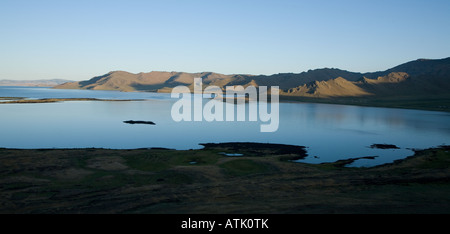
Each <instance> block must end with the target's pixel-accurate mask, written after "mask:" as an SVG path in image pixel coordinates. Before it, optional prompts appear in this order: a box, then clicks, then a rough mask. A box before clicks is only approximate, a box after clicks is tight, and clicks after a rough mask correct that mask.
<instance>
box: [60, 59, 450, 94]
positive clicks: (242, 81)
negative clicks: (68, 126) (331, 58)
mask: <svg viewBox="0 0 450 234" xmlns="http://www.w3.org/2000/svg"><path fill="white" fill-rule="evenodd" d="M194 78H202V79H203V83H204V85H205V86H207V85H215V86H219V87H222V88H224V87H225V86H230V85H242V86H244V87H246V86H248V85H254V86H279V87H280V90H281V93H280V94H281V95H282V96H289V97H306V98H336V97H396V96H401V97H406V96H410V97H418V96H424V95H425V96H426V95H447V94H449V93H450V92H449V90H450V58H445V59H436V60H432V59H418V60H415V61H411V62H408V63H405V64H402V65H399V66H396V67H394V68H391V69H388V70H386V71H379V72H371V73H357V72H350V71H345V70H340V69H336V68H323V69H316V70H309V71H307V72H302V73H280V74H274V75H270V76H266V75H224V74H218V73H214V72H201V73H186V72H158V71H153V72H149V73H138V74H133V73H129V72H125V71H113V72H109V73H107V74H105V75H102V76H97V77H94V78H92V79H90V80H87V81H80V82H69V83H64V84H61V85H58V86H56V87H55V88H58V89H92V90H120V91H151V92H170V91H171V89H172V88H173V87H176V86H178V85H186V86H190V87H193V81H194Z"/></svg>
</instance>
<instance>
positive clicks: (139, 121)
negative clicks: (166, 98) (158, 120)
mask: <svg viewBox="0 0 450 234" xmlns="http://www.w3.org/2000/svg"><path fill="white" fill-rule="evenodd" d="M123 122H124V123H126V124H148V125H155V123H154V122H152V121H141V120H138V121H136V120H126V121H123Z"/></svg>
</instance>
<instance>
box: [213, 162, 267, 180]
mask: <svg viewBox="0 0 450 234" xmlns="http://www.w3.org/2000/svg"><path fill="white" fill-rule="evenodd" d="M220 167H221V168H223V169H224V170H225V171H226V173H227V174H228V175H231V176H246V175H252V174H261V173H267V172H269V166H268V165H265V164H263V163H259V162H255V161H253V160H250V159H235V160H232V161H228V162H226V163H223V164H221V165H220Z"/></svg>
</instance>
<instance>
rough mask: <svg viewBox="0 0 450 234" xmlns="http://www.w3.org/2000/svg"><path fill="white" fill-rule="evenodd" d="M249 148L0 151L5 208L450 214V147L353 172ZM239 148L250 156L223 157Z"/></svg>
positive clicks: (275, 151)
mask: <svg viewBox="0 0 450 234" xmlns="http://www.w3.org/2000/svg"><path fill="white" fill-rule="evenodd" d="M227 144H228V145H227ZM230 144H231V145H230ZM240 144H241V145H240V146H239V145H233V143H224V144H213V145H209V147H205V148H204V149H197V150H171V149H161V148H154V149H126V150H111V149H95V148H86V149H34V150H33V149H28V150H26V149H23V150H22V149H5V148H0V187H1V188H2V189H1V190H0V202H1V204H2V206H1V207H0V213H153V214H165V213H169V214H171V213H186V214H188V213H189V214H216V213H222V214H232V213H240V214H255V213H260V214H280V213H287V214H294V213H308V214H311V213H448V212H450V153H449V150H450V146H441V147H438V148H431V149H425V150H417V151H415V154H414V155H412V156H410V157H407V158H405V159H401V160H396V161H395V162H393V163H388V164H383V165H379V166H374V167H367V168H349V167H345V166H343V165H345V162H342V161H337V162H333V163H322V164H308V163H297V162H295V163H294V162H289V161H286V160H284V158H285V157H292V156H295V155H294V154H295V152H294V154H293V152H290V151H289V150H288V151H283V150H285V149H283V147H281V148H280V145H267V144H261V145H245V144H244V145H242V143H240ZM237 146H238V148H237V149H239V150H240V151H241V153H243V154H244V155H243V156H240V157H230V156H226V155H224V154H221V152H229V153H232V151H231V150H230V149H233V148H235V147H237ZM271 146H273V147H271ZM287 147H288V146H287ZM244 148H245V149H244ZM286 149H288V148H286ZM292 149H295V148H290V150H292ZM300 149H301V148H297V149H295V150H300ZM245 150H247V151H245ZM280 150H281V151H280ZM296 152H297V151H296ZM298 152H300V153H301V151H298ZM405 198H408V199H405Z"/></svg>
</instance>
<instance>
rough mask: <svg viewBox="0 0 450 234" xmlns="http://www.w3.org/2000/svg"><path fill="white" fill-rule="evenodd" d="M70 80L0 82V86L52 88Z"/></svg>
mask: <svg viewBox="0 0 450 234" xmlns="http://www.w3.org/2000/svg"><path fill="white" fill-rule="evenodd" d="M67 82H73V81H71V80H62V79H52V80H0V86H35V87H54V86H57V85H60V84H64V83H67Z"/></svg>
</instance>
